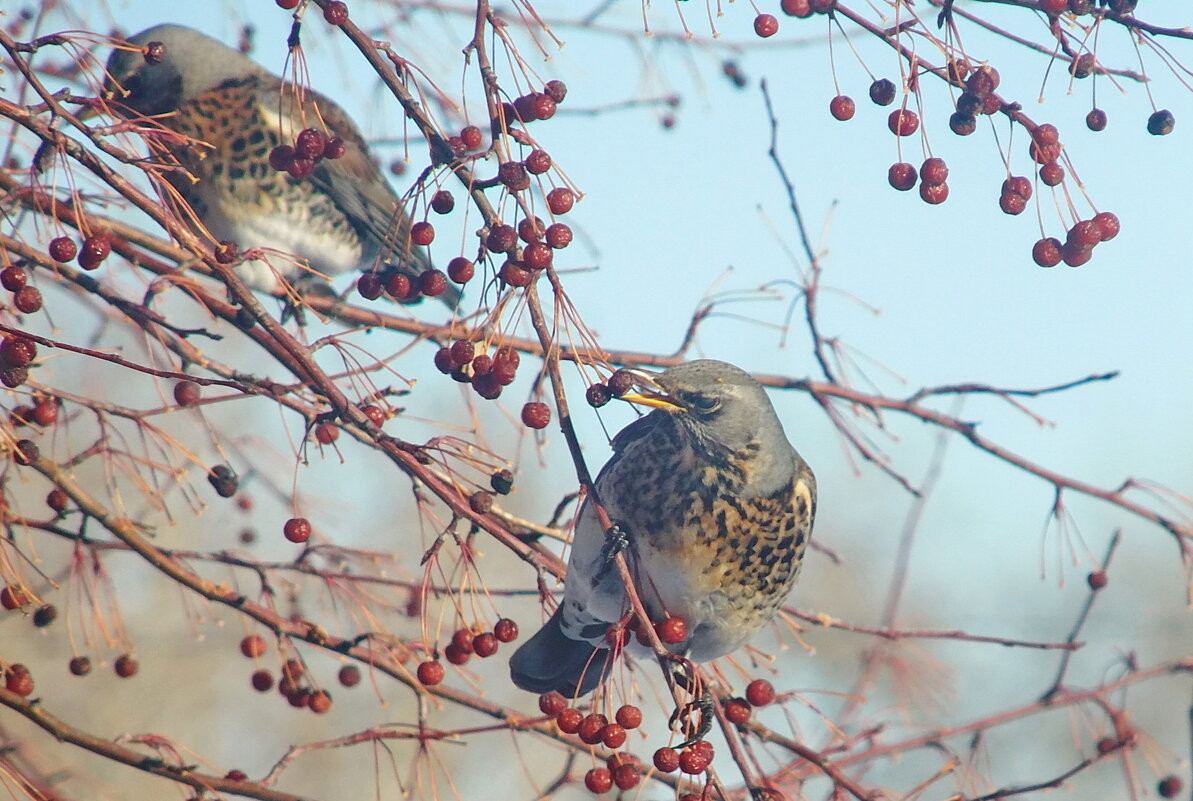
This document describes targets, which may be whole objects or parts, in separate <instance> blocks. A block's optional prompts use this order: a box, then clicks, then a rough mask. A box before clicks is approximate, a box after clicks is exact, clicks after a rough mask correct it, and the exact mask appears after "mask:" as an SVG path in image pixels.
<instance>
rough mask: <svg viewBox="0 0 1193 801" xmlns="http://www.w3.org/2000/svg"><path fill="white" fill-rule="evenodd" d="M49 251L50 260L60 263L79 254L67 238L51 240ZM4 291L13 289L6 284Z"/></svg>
mask: <svg viewBox="0 0 1193 801" xmlns="http://www.w3.org/2000/svg"><path fill="white" fill-rule="evenodd" d="M49 251H50V258H51V259H53V260H54V261H61V262H68V261H70V260H71V259H73V258H74V257H75V256H77V255H78V254H79V248H78V246H77V245H75V242H74V240H73V239H71V238H70V237H69V236H56V237H54V238H53V239H51V240H50V248H49ZM21 286H24V283H22V284H21ZM15 288H16V289H20V288H21V287H20V286H18V287H15ZM5 289H8V290H10V291H11V290H12V289H13V287H9V286H8V285H7V284H5Z"/></svg>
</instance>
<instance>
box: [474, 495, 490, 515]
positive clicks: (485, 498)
mask: <svg viewBox="0 0 1193 801" xmlns="http://www.w3.org/2000/svg"><path fill="white" fill-rule="evenodd" d="M468 508H469V509H471V510H472V511H473V512H475V513H476V514H478V515H487V514H488V513H489V510H491V509H492V508H493V496H492V495H490V494H489V493H487V492H485V491H484V490H477V491H476V492H474V493H472V494H471V495H469V496H468Z"/></svg>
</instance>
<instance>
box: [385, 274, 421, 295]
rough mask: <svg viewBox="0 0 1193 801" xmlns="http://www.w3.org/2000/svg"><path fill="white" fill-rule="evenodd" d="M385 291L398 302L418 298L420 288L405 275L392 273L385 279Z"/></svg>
mask: <svg viewBox="0 0 1193 801" xmlns="http://www.w3.org/2000/svg"><path fill="white" fill-rule="evenodd" d="M384 284H385V291H386V292H388V293H389V294H390V296H391V297H394V298H397V299H398V300H413V299H414V298H416V297H418V287H417V286H416V285H415V284H414V283H413V282H412V281H411V280H410V276H408V275H406V274H405V273H399V272H396V271H395V272H392V273H390V274H389V275H387V276H386V277H385V281H384Z"/></svg>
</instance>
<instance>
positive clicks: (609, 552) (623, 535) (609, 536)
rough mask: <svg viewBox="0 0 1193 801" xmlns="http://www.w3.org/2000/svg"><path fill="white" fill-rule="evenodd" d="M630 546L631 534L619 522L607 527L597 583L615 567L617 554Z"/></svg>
mask: <svg viewBox="0 0 1193 801" xmlns="http://www.w3.org/2000/svg"><path fill="white" fill-rule="evenodd" d="M628 547H630V534H629V532H627V531H626V530H625V529H624V528H622V527H621V526H620V525H618V524H617V523H614V524H613V525H611V526H609V528H607V529H605V544H604V545H602V546H601V569H600V572H599V573H597V580H596V583H597V584H599V583H600V582H601V581H602V580H604V578H605V576H606V575H607V574H608V573H609V570H610V569H611V568H612V567H613V562H614V560H616V559H617V555H618V554H620V553H621V552H623V551H624V550H625V549H626V548H628Z"/></svg>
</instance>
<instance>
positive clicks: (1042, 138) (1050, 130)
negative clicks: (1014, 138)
mask: <svg viewBox="0 0 1193 801" xmlns="http://www.w3.org/2000/svg"><path fill="white" fill-rule="evenodd" d="M1031 138H1032V139H1034V140H1035V142H1036V144H1038V145H1043V146H1047V145H1055V144H1056V143H1057V142H1059V141H1060V131H1058V130H1057V129H1056V126H1055V125H1053V124H1052V123H1050V122H1045V123H1042V124H1040V125H1037V126H1036V127H1035V128H1033V129H1032V131H1031Z"/></svg>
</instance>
